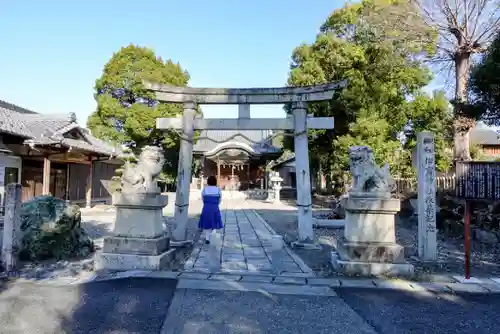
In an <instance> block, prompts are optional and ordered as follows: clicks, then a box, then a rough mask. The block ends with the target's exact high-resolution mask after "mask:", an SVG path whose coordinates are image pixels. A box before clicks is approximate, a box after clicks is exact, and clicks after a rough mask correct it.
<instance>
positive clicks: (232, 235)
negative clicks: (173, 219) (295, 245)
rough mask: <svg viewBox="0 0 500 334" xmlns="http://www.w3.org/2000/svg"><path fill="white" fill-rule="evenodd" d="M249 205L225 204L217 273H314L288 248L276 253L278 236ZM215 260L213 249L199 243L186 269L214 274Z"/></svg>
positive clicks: (227, 202)
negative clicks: (273, 241)
mask: <svg viewBox="0 0 500 334" xmlns="http://www.w3.org/2000/svg"><path fill="white" fill-rule="evenodd" d="M250 205H251V203H242V201H236V200H235V201H226V202H225V203H223V208H222V210H223V211H222V216H223V217H222V219H223V222H224V230H223V231H222V247H221V248H220V249H219V250H218V252H217V256H218V257H219V260H220V270H218V271H217V270H216V271H215V272H222V273H241V274H247V273H255V274H262V273H264V274H265V273H275V272H276V271H279V272H280V273H290V275H291V276H300V275H304V274H309V273H311V272H312V271H311V269H310V268H308V267H307V266H306V265H305V264H304V263H303V262H302V260H300V258H299V257H298V256H297V255H295V254H294V253H293V252H292V251H291V250H290V249H288V248H287V247H285V248H283V249H282V250H281V251H279V252H273V249H272V242H271V240H272V236H274V235H277V234H276V232H275V231H274V230H273V229H272V228H271V227H270V226H269V225H268V224H267V223H266V222H265V221H264V220H263V219H262V218H261V217H260V216H259V215H258V214H257V213H256V212H255V210H253V209H251V208H249V207H250ZM273 258H274V259H279V268H278V267H277V266H276V265H275V266H273V261H272V259H273ZM213 259H214V255H213V253H212V251H211V247H210V246H208V245H204V244H203V242H202V240H200V242H199V243H198V244H197V245H196V247H195V249H194V251H193V252H192V254H191V257H190V258H189V260H188V261H186V264H185V266H184V269H185V270H186V271H195V272H196V271H198V272H214V268H213ZM277 262H278V261H275V264H276V263H277Z"/></svg>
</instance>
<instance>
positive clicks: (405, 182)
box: [394, 175, 455, 194]
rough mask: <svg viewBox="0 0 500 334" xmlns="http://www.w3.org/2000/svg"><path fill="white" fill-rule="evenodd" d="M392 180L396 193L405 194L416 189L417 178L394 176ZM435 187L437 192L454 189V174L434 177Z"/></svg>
mask: <svg viewBox="0 0 500 334" xmlns="http://www.w3.org/2000/svg"><path fill="white" fill-rule="evenodd" d="M394 181H395V183H396V191H395V193H396V194H405V193H409V192H416V191H417V190H418V182H417V178H414V177H412V178H394ZM436 189H437V192H438V193H440V192H444V191H446V192H453V191H455V175H449V176H438V177H436Z"/></svg>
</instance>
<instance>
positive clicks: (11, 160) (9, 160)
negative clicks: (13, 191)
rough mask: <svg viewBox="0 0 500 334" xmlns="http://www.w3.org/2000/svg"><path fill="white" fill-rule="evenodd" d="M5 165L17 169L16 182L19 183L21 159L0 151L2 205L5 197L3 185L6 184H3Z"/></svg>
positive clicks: (0, 204)
mask: <svg viewBox="0 0 500 334" xmlns="http://www.w3.org/2000/svg"><path fill="white" fill-rule="evenodd" d="M5 167H13V168H17V169H19V171H18V180H17V182H18V183H21V167H22V160H21V158H20V157H16V156H12V155H5V154H3V153H0V206H3V203H4V198H5V187H6V186H7V185H6V184H3V183H4V177H5Z"/></svg>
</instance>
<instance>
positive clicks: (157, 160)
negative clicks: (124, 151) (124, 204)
mask: <svg viewBox="0 0 500 334" xmlns="http://www.w3.org/2000/svg"><path fill="white" fill-rule="evenodd" d="M164 163H165V158H164V156H163V152H162V150H161V149H160V148H159V147H156V146H145V147H144V148H143V149H142V152H141V154H140V155H139V161H138V162H137V165H135V166H132V165H131V164H130V162H127V163H126V165H125V170H124V172H123V175H122V182H121V184H122V192H123V193H151V192H153V193H154V192H157V191H158V186H157V184H156V178H157V177H158V175H160V173H161V171H162V169H163V164H164Z"/></svg>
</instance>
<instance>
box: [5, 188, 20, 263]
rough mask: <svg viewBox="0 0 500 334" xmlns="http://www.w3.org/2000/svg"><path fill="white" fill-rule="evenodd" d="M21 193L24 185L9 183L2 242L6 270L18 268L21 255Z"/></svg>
mask: <svg viewBox="0 0 500 334" xmlns="http://www.w3.org/2000/svg"><path fill="white" fill-rule="evenodd" d="M21 195H22V186H21V185H20V184H19V183H11V184H8V185H7V187H6V192H5V216H4V222H3V244H2V264H3V267H4V269H5V271H6V272H9V271H12V270H14V269H15V268H16V265H17V260H18V255H19V243H20V240H19V238H20V231H21V216H20V210H21Z"/></svg>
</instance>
